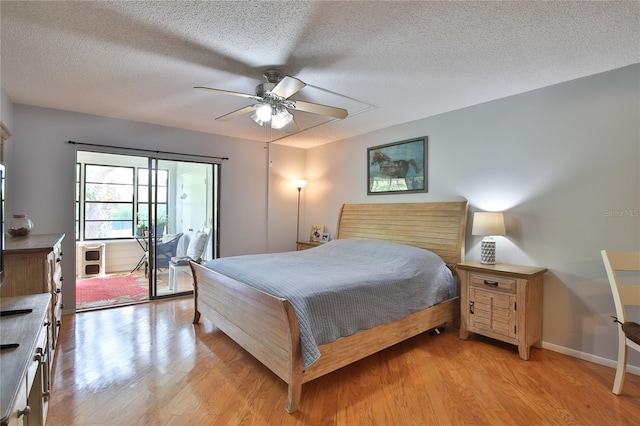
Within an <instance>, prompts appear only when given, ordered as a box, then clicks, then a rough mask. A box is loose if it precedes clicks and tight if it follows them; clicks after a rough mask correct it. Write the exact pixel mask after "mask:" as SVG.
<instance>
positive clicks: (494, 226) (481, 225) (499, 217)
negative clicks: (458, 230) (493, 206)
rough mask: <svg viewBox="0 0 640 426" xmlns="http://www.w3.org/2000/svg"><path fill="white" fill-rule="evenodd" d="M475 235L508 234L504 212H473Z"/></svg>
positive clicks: (473, 230) (472, 230)
mask: <svg viewBox="0 0 640 426" xmlns="http://www.w3.org/2000/svg"><path fill="white" fill-rule="evenodd" d="M471 234H473V235H507V231H506V228H505V226H504V215H503V214H502V212H475V213H474V214H473V228H471Z"/></svg>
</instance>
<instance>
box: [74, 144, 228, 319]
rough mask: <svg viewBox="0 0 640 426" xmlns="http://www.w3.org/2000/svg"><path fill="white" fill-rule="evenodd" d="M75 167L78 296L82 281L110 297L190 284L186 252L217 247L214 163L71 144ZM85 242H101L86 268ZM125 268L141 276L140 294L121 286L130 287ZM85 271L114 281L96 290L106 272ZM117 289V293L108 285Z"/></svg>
mask: <svg viewBox="0 0 640 426" xmlns="http://www.w3.org/2000/svg"><path fill="white" fill-rule="evenodd" d="M76 170H77V180H76V194H77V196H76V240H77V250H76V253H77V260H76V262H77V265H78V267H77V268H76V271H77V276H76V289H77V291H76V293H77V295H78V297H79V298H80V299H86V298H88V297H89V296H88V295H83V294H82V292H83V291H84V290H83V289H85V288H86V289H87V293H89V292H94V293H100V294H107V296H108V298H107V299H106V302H105V303H107V305H112V304H113V303H112V302H113V301H116V302H117V301H119V300H122V301H123V303H132V302H135V301H140V300H142V299H144V300H148V299H156V298H162V297H171V296H175V295H184V294H187V293H190V292H192V291H193V286H192V277H191V274H190V269H189V267H188V262H187V260H188V259H186V256H188V255H189V256H193V257H194V258H195V259H196V260H197V259H202V260H208V259H213V258H215V257H217V253H218V248H219V243H218V223H219V220H218V212H219V196H218V194H219V180H220V164H217V163H210V162H198V161H190V160H189V159H167V158H158V157H151V156H137V155H123V154H115V153H98V152H89V151H78V153H77V168H76ZM87 247H100V249H99V252H98V253H97V254H96V253H95V250H94V251H92V252H91V253H92V254H91V256H94V257H95V256H99V257H100V260H101V263H100V265H101V266H100V267H99V268H95V267H94V266H95V265H93V264H92V265H91V266H92V267H94V268H93V269H85V266H86V265H85V263H88V262H89V260H87V259H85V258H84V257H83V256H84V254H83V253H85V252H86V251H87V250H86V249H87ZM93 262H94V263H95V260H94V261H93ZM91 272H93V273H91ZM124 275H127V276H130V277H131V279H130V280H129V281H131V282H133V281H132V280H133V278H134V277H135V282H140V281H141V282H143V283H144V282H147V283H148V291H147V292H146V293H147V294H146V295H145V297H141V296H140V295H133V296H132V295H127V294H124V293H125V292H126V291H132V290H131V289H132V288H134V287H135V285H134V284H131V285H124V284H122V283H123V282H125V281H123V278H122V277H123V276H124ZM91 278H113V279H114V283H116V284H114V285H112V286H111V288H110V289H108V291H107V290H105V291H100V292H97V291H96V286H97V285H103V284H104V285H105V286H108V283H107V280H93V281H91V282H88V281H87V280H89V279H91ZM116 278H117V279H118V280H116ZM118 289H122V291H123V294H115V293H113V292H114V291H116V292H117V291H118ZM107 296H101V297H107ZM96 303H98V305H96ZM96 307H102V306H100V305H99V301H98V302H95V301H89V302H88V304H87V305H86V306H79V309H91V308H96Z"/></svg>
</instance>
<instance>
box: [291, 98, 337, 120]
mask: <svg viewBox="0 0 640 426" xmlns="http://www.w3.org/2000/svg"><path fill="white" fill-rule="evenodd" d="M294 102H295V105H294V108H295V109H296V110H298V111H304V112H310V113H312V114H320V115H326V116H329V117H333V118H340V119H342V118H347V115H349V113H348V112H347V110H346V109H343V108H336V107H332V106H327V105H321V104H314V103H311V102H304V101H294Z"/></svg>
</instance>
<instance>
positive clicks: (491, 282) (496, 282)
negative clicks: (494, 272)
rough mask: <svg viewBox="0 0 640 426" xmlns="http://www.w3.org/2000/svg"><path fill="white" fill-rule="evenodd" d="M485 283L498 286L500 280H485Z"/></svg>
mask: <svg viewBox="0 0 640 426" xmlns="http://www.w3.org/2000/svg"><path fill="white" fill-rule="evenodd" d="M484 283H485V285H490V286H492V287H498V281H487V280H484Z"/></svg>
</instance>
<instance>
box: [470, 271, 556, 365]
mask: <svg viewBox="0 0 640 426" xmlns="http://www.w3.org/2000/svg"><path fill="white" fill-rule="evenodd" d="M458 271H459V273H460V278H461V280H462V283H461V284H462V285H461V290H460V291H461V294H460V303H461V307H460V338H461V339H462V340H466V339H467V338H468V337H469V332H472V333H476V334H481V335H483V336H487V337H491V338H493V339H497V340H501V341H503V342H507V343H511V344H513V345H516V346H518V353H519V354H520V358H522V359H524V360H528V359H529V353H530V349H531V346H535V347H537V348H539V347H540V345H541V343H542V284H543V275H544V273H545V272H547V270H546V269H545V268H536V267H532V266H518V265H509V264H506V263H498V264H495V265H486V264H482V263H480V262H479V261H470V262H463V263H458Z"/></svg>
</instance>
